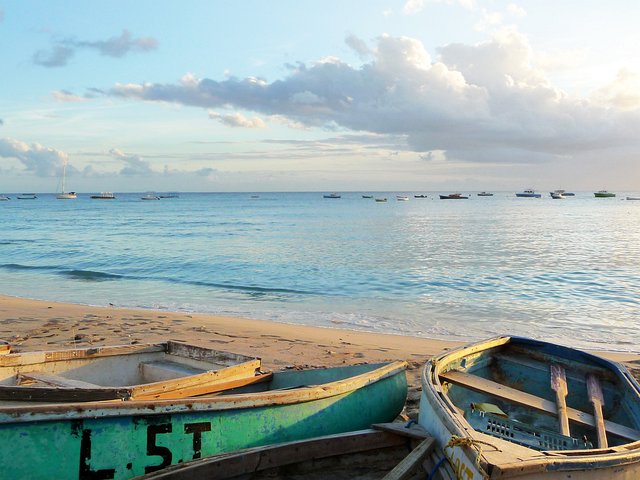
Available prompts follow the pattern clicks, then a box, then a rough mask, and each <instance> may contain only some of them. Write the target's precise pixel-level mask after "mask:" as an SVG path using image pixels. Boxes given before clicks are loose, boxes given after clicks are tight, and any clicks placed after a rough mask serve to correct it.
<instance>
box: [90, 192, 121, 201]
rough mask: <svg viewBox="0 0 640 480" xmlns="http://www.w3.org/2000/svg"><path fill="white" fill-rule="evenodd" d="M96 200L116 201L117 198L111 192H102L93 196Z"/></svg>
mask: <svg viewBox="0 0 640 480" xmlns="http://www.w3.org/2000/svg"><path fill="white" fill-rule="evenodd" d="M91 198H93V199H94V200H115V199H116V196H115V195H114V194H113V193H111V192H100V193H96V194H95V195H91Z"/></svg>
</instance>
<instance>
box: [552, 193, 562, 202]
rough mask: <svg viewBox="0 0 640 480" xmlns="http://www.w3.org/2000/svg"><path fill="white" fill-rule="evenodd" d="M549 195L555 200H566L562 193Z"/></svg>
mask: <svg viewBox="0 0 640 480" xmlns="http://www.w3.org/2000/svg"><path fill="white" fill-rule="evenodd" d="M549 195H551V198H553V199H554V200H559V199H562V198H564V195H563V194H562V193H560V192H551V193H550V194H549Z"/></svg>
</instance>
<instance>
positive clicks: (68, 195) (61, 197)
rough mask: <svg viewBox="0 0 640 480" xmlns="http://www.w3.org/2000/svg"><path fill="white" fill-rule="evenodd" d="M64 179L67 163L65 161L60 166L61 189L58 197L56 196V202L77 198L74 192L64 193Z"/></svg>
mask: <svg viewBox="0 0 640 480" xmlns="http://www.w3.org/2000/svg"><path fill="white" fill-rule="evenodd" d="M66 178H67V162H66V161H65V162H64V165H63V166H62V189H61V191H60V193H59V194H58V195H56V198H57V199H58V200H75V199H76V198H77V197H78V196H77V195H76V192H65V191H64V187H65V180H66Z"/></svg>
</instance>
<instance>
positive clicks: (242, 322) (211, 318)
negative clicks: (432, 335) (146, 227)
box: [0, 296, 640, 418]
mask: <svg viewBox="0 0 640 480" xmlns="http://www.w3.org/2000/svg"><path fill="white" fill-rule="evenodd" d="M505 333H507V332H505ZM0 339H3V340H6V341H8V342H10V343H11V345H12V351H34V350H53V349H61V348H72V347H76V346H77V347H86V346H90V345H124V344H134V343H146V342H159V341H165V340H177V341H184V342H188V343H193V344H196V345H202V346H206V347H209V348H216V349H219V350H226V351H230V352H236V353H241V354H245V355H253V356H257V357H260V358H261V359H262V362H263V366H264V367H265V368H266V369H269V370H273V371H277V370H281V369H285V368H292V367H293V368H300V367H302V368H306V367H327V366H337V365H342V364H355V363H362V362H380V361H387V360H406V361H407V362H408V363H409V368H408V371H407V377H408V381H409V398H408V402H407V408H406V411H405V415H406V416H408V417H410V418H414V417H415V416H416V415H417V407H418V404H417V402H418V399H419V389H420V379H419V376H420V371H421V368H422V365H423V364H424V363H425V362H426V361H427V360H428V359H429V358H430V357H432V356H433V355H435V354H438V353H440V352H442V351H444V350H446V349H451V348H455V347H457V346H460V345H462V343H460V342H454V341H442V340H435V339H428V338H418V337H409V336H400V335H386V334H380V333H369V332H362V331H353V330H341V329H333V328H331V329H329V328H319V327H309V326H302V325H289V324H282V323H276V322H270V321H263V320H250V319H244V318H235V317H224V316H216V315H205V314H196V313H178V312H166V311H154V310H134V309H121V308H112V307H92V306H85V305H75V304H66V303H56V302H48V301H38V300H28V299H22V298H16V297H8V296H0ZM597 353H598V354H600V355H602V356H604V357H606V358H609V359H611V360H615V361H618V362H621V363H624V364H625V365H626V366H627V367H628V368H630V369H631V370H632V372H633V373H634V374H635V375H636V376H638V373H637V372H640V368H638V367H640V355H638V354H637V353H614V352H597Z"/></svg>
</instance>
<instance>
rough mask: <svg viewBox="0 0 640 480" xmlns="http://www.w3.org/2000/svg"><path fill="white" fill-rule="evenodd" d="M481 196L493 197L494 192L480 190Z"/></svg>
mask: <svg viewBox="0 0 640 480" xmlns="http://www.w3.org/2000/svg"><path fill="white" fill-rule="evenodd" d="M478 196H479V197H493V193H489V192H480V193H479V194H478Z"/></svg>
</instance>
